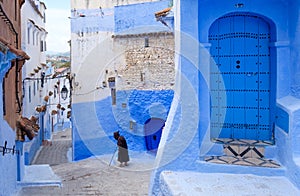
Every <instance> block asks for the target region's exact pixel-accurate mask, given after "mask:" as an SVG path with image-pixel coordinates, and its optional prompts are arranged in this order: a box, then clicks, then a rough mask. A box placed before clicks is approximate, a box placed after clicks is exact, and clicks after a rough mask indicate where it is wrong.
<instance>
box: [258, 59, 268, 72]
mask: <svg viewBox="0 0 300 196" xmlns="http://www.w3.org/2000/svg"><path fill="white" fill-rule="evenodd" d="M269 64H270V61H269V58H268V57H265V56H263V57H262V56H261V57H260V58H259V71H260V72H266V73H269V72H270V65H269Z"/></svg>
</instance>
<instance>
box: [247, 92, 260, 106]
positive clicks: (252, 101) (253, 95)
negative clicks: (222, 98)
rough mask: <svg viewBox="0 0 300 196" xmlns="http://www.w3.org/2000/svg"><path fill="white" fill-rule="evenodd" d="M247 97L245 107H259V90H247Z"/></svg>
mask: <svg viewBox="0 0 300 196" xmlns="http://www.w3.org/2000/svg"><path fill="white" fill-rule="evenodd" d="M245 97H246V98H245V107H256V109H258V108H257V107H258V94H257V92H247V93H246V96H245Z"/></svg>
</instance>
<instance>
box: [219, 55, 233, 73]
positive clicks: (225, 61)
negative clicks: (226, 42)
mask: <svg viewBox="0 0 300 196" xmlns="http://www.w3.org/2000/svg"><path fill="white" fill-rule="evenodd" d="M230 64H231V61H230V58H228V57H220V58H219V65H220V66H219V69H220V72H222V73H223V72H226V73H227V74H228V72H230V71H231V66H230Z"/></svg>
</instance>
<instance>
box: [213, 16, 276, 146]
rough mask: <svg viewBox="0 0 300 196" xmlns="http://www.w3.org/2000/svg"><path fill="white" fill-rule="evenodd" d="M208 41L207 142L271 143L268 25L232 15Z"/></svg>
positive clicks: (220, 22) (215, 25)
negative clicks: (209, 136)
mask: <svg viewBox="0 0 300 196" xmlns="http://www.w3.org/2000/svg"><path fill="white" fill-rule="evenodd" d="M209 40H210V43H211V50H210V52H211V56H212V59H213V60H214V62H215V64H214V63H211V65H210V92H211V137H212V138H233V139H250V140H264V141H272V140H273V128H272V126H273V120H272V117H271V115H270V113H271V110H272V109H271V108H272V106H271V105H272V104H274V96H272V95H273V94H274V93H271V89H272V88H271V84H270V81H271V72H270V51H269V42H270V27H269V24H268V23H267V22H266V21H265V20H264V19H263V18H261V17H259V16H256V15H251V14H249V13H232V14H229V15H226V16H224V17H221V18H219V19H218V20H217V21H215V22H214V23H213V24H212V26H211V28H210V31H209Z"/></svg>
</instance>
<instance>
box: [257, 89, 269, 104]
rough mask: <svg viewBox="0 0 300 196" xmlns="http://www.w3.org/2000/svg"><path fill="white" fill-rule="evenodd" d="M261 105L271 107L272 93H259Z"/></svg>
mask: <svg viewBox="0 0 300 196" xmlns="http://www.w3.org/2000/svg"><path fill="white" fill-rule="evenodd" d="M259 95H260V96H259V105H260V107H263V108H265V107H267V108H268V107H270V93H268V92H260V94H259Z"/></svg>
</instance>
